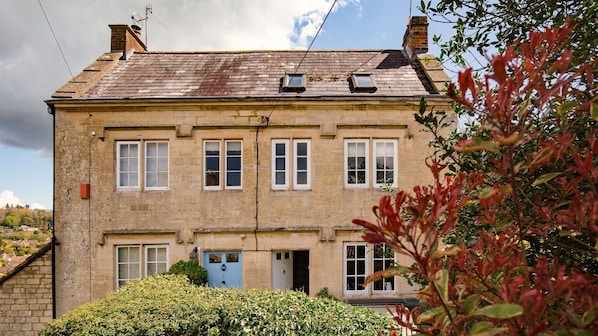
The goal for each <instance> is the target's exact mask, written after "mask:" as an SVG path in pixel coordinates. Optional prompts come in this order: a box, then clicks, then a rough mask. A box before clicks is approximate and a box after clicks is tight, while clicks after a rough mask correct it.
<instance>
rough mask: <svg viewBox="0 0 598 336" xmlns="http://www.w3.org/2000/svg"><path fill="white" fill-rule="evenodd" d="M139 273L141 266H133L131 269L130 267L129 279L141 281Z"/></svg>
mask: <svg viewBox="0 0 598 336" xmlns="http://www.w3.org/2000/svg"><path fill="white" fill-rule="evenodd" d="M139 273H140V271H139V264H137V263H136V264H131V267H129V279H139V278H140V277H141V274H139Z"/></svg>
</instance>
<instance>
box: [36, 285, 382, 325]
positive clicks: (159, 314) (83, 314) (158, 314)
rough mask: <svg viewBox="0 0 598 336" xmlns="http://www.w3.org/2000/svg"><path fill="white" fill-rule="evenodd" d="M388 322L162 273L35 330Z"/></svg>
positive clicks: (334, 304) (323, 303) (326, 303)
mask: <svg viewBox="0 0 598 336" xmlns="http://www.w3.org/2000/svg"><path fill="white" fill-rule="evenodd" d="M391 324H392V319H390V318H388V316H386V315H383V314H380V313H377V312H375V311H373V310H370V309H366V308H359V307H352V306H349V305H347V304H345V303H342V302H339V301H335V300H329V299H317V298H311V297H309V296H307V295H305V294H304V293H301V292H295V291H282V290H278V291H267V290H247V291H245V290H240V289H230V288H209V287H203V286H194V285H191V284H190V283H189V282H188V281H187V279H186V278H185V277H183V276H181V275H173V274H167V275H156V276H152V277H148V278H145V279H142V280H138V281H133V282H131V283H129V284H127V286H125V287H124V288H122V289H121V290H119V291H118V292H116V293H114V294H112V295H110V296H109V297H107V298H104V299H102V300H99V301H94V302H90V303H87V304H85V305H83V306H81V307H79V308H77V309H75V310H74V311H72V312H69V313H67V314H65V315H64V316H63V317H61V318H60V319H58V320H55V321H52V322H50V323H49V324H48V325H47V326H46V327H45V328H44V329H43V330H42V332H41V334H40V335H42V336H43V335H56V336H58V335H148V336H150V335H154V336H158V335H214V336H216V335H376V334H377V332H378V330H384V329H386V328H388V327H389V326H390V325H391Z"/></svg>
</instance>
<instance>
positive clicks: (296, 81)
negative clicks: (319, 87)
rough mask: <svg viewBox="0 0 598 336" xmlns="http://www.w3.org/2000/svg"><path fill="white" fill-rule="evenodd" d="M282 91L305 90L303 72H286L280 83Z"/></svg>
mask: <svg viewBox="0 0 598 336" xmlns="http://www.w3.org/2000/svg"><path fill="white" fill-rule="evenodd" d="M282 90H283V91H297V92H300V91H305V74H302V73H287V74H285V75H284V79H283V83H282Z"/></svg>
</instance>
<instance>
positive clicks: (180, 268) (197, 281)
mask: <svg viewBox="0 0 598 336" xmlns="http://www.w3.org/2000/svg"><path fill="white" fill-rule="evenodd" d="M168 273H171V274H184V275H186V276H187V277H188V278H189V281H191V283H192V284H194V285H198V286H201V285H205V284H207V283H208V272H207V271H206V269H205V268H204V267H203V266H201V265H200V264H199V262H198V261H197V260H189V261H184V260H179V261H178V262H176V263H175V264H174V265H172V266H170V269H169V270H168Z"/></svg>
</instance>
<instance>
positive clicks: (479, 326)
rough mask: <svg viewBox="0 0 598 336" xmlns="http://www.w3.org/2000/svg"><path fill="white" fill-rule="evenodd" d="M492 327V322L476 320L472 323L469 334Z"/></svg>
mask: <svg viewBox="0 0 598 336" xmlns="http://www.w3.org/2000/svg"><path fill="white" fill-rule="evenodd" d="M490 328H492V323H490V322H488V321H480V322H476V323H474V324H473V326H472V327H471V332H470V333H469V334H470V335H476V334H478V333H480V332H482V331H484V330H488V329H490Z"/></svg>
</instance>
